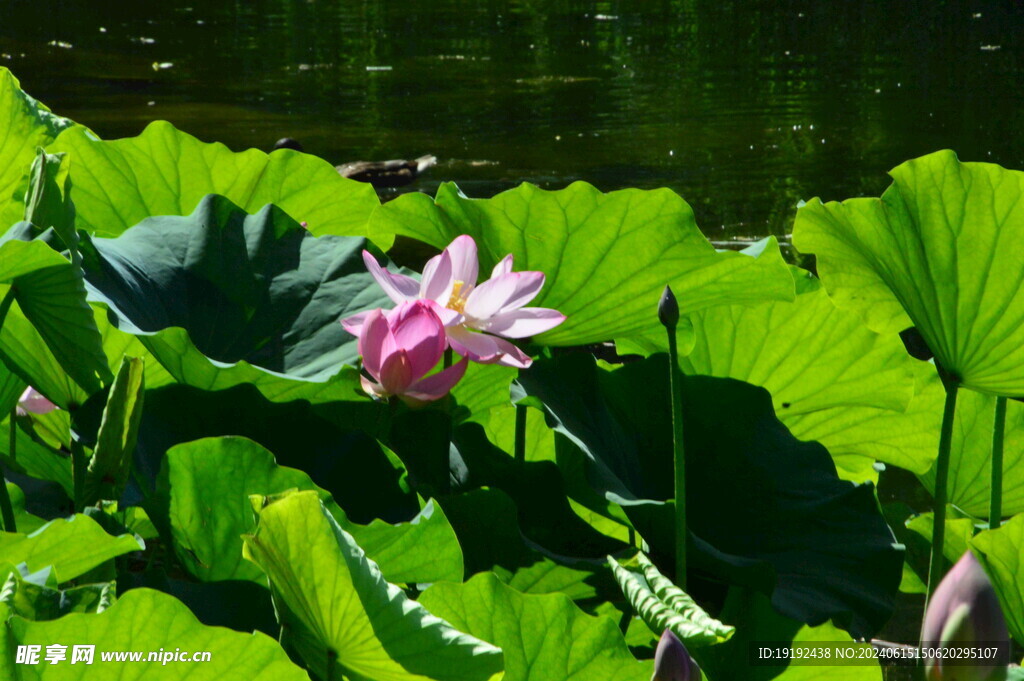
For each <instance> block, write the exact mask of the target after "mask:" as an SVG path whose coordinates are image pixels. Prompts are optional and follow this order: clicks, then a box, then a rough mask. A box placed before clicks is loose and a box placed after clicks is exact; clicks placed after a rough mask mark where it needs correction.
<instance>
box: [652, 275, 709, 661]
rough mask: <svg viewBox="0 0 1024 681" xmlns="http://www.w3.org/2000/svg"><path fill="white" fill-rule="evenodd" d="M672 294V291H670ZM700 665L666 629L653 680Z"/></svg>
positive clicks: (655, 654)
mask: <svg viewBox="0 0 1024 681" xmlns="http://www.w3.org/2000/svg"><path fill="white" fill-rule="evenodd" d="M669 294H670V295H671V292H669ZM700 677H701V674H700V667H698V666H697V663H696V662H694V661H693V658H692V657H690V653H689V651H688V650H686V646H684V645H683V642H682V641H680V640H679V637H678V636H676V635H675V634H673V633H672V632H671V631H670V630H669V629H666V630H665V631H664V632H662V634H661V640H660V641H658V649H657V650H656V651H655V653H654V676H652V677H651V681H700Z"/></svg>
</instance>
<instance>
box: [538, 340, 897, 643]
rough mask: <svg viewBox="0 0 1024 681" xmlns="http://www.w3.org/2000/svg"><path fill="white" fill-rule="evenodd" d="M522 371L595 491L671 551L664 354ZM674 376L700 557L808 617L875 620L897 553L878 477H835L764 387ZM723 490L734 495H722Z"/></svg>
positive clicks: (886, 609)
mask: <svg viewBox="0 0 1024 681" xmlns="http://www.w3.org/2000/svg"><path fill="white" fill-rule="evenodd" d="M519 383H520V384H521V385H522V387H523V388H524V389H525V391H526V393H527V394H528V395H531V396H533V397H535V398H538V399H540V400H541V401H542V402H543V403H544V407H545V409H546V411H547V413H548V419H549V423H550V424H551V425H552V427H554V428H555V430H556V431H558V432H559V433H560V434H562V435H564V436H565V437H566V438H567V439H568V440H569V441H571V442H572V443H574V444H575V445H576V446H577V447H579V449H580V450H581V451H582V453H583V455H584V456H585V461H586V465H587V470H586V479H588V480H589V481H590V484H591V485H592V486H593V487H594V489H595V490H596V491H598V492H599V493H601V494H603V495H604V496H605V498H606V499H608V500H610V501H614V502H616V503H620V504H623V505H624V506H625V507H626V510H627V513H628V514H629V517H630V520H631V521H633V523H634V525H635V526H636V529H637V530H638V531H639V532H640V534H641V535H642V536H643V538H644V540H645V541H647V542H648V544H649V545H650V546H651V549H652V551H654V553H655V557H657V556H658V555H662V556H666V555H667V556H671V555H673V553H672V552H673V544H674V533H673V530H672V528H671V522H672V514H671V511H670V507H669V506H668V505H666V504H665V503H664V501H663V500H665V499H670V498H672V496H673V490H672V480H673V475H672V440H671V419H670V418H669V414H668V405H669V395H668V362H667V358H666V357H665V356H664V355H655V356H652V357H650V358H647V359H645V360H643V361H641V362H635V363H631V364H627V365H624V366H622V367H621V368H618V369H615V370H603V369H600V368H598V366H597V365H596V364H595V363H594V361H593V360H592V359H588V358H587V357H584V356H567V357H561V358H558V359H556V360H544V361H537V362H534V364H533V366H532V367H531V368H530V369H529V370H527V371H523V372H521V373H520V377H519ZM683 387H684V395H683V414H684V416H683V418H684V427H683V432H684V433H685V451H686V468H687V494H688V497H687V508H688V514H687V515H688V522H689V529H690V531H691V533H692V536H693V537H694V539H695V545H696V548H695V552H696V555H695V558H694V561H695V562H694V566H695V569H696V566H699V565H703V566H704V567H703V568H700V569H705V570H708V571H711V572H718V573H724V572H725V571H727V570H735V572H732V573H730V574H731V576H730V579H733V580H737V581H739V582H740V583H747V584H749V585H750V586H753V587H755V588H758V589H761V590H764V591H765V592H766V593H768V594H769V595H770V596H771V598H772V603H773V605H774V606H775V607H776V608H777V609H778V610H779V611H780V612H781V613H783V614H786V615H787V616H789V617H793V618H794V619H798V620H800V621H803V622H805V623H807V624H811V625H812V626H816V625H818V624H822V623H823V622H825V621H826V620H828V619H833V620H835V621H836V623H837V624H839V625H840V626H845V627H848V628H849V629H850V630H851V632H853V633H854V634H855V635H859V634H863V633H872V632H874V631H876V630H877V629H878V628H880V627H881V626H882V625H883V624H884V623H885V621H886V620H887V619H888V617H889V614H890V613H891V611H892V608H893V597H894V594H895V592H896V588H897V586H898V584H899V581H900V575H901V569H902V553H901V550H900V548H901V547H899V546H898V545H896V544H895V540H894V538H893V536H892V532H891V531H890V530H889V528H888V526H887V525H886V523H885V520H884V519H883V518H882V516H881V514H880V513H879V511H878V506H877V502H876V500H875V496H874V489H873V486H872V485H870V484H859V485H854V484H851V483H849V482H845V481H842V480H840V479H839V478H838V477H837V475H836V469H835V466H834V464H833V463H832V460H831V458H830V457H829V455H828V452H827V451H826V450H825V448H824V447H822V446H821V445H820V444H818V443H814V442H801V441H799V440H797V439H796V438H794V437H793V436H792V434H790V433H789V431H787V430H786V428H785V426H783V424H782V423H780V422H779V421H778V420H777V419H776V417H775V412H774V409H773V407H772V404H771V399H770V396H769V395H768V393H767V391H765V390H764V389H762V388H758V387H755V386H751V385H748V384H745V383H741V382H739V381H736V380H731V379H723V378H714V377H705V376H687V377H685V380H684V382H683ZM724 414H727V415H728V427H727V428H723V427H722V418H723V415H724ZM722 494H728V495H729V496H730V498H735V499H742V500H743V503H741V504H723V503H722ZM704 561H706V562H704Z"/></svg>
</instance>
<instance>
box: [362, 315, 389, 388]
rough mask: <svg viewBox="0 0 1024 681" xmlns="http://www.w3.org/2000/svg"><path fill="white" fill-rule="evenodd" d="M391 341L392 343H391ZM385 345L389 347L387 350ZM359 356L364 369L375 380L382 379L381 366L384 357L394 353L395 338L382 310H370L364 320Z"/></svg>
mask: <svg viewBox="0 0 1024 681" xmlns="http://www.w3.org/2000/svg"><path fill="white" fill-rule="evenodd" d="M389 341H390V342H389ZM385 345H388V347H387V348H385ZM358 348H359V355H360V356H361V357H362V358H363V367H364V368H365V369H366V370H367V371H369V372H370V375H371V376H373V377H374V378H379V377H380V368H381V364H382V363H383V361H384V357H386V356H387V355H386V351H389V352H387V354H390V352H394V337H393V336H392V335H391V329H390V327H388V321H387V319H385V318H384V311H383V310H381V309H380V308H377V309H376V310H370V311H369V312H367V313H366V318H365V319H364V320H363V328H362V329H361V330H360V333H359V344H358Z"/></svg>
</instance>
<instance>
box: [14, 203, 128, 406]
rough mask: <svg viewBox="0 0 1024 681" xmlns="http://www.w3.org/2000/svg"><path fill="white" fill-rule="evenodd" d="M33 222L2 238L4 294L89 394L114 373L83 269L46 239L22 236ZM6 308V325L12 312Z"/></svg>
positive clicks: (18, 370)
mask: <svg viewBox="0 0 1024 681" xmlns="http://www.w3.org/2000/svg"><path fill="white" fill-rule="evenodd" d="M27 224H28V223H19V225H15V226H14V227H12V228H11V231H9V232H8V233H7V234H6V235H5V237H4V238H3V239H0V282H3V283H4V284H7V285H2V286H0V295H2V296H4V297H5V298H6V299H7V300H9V301H16V302H17V304H18V309H19V310H20V312H21V314H23V315H24V317H25V319H27V320H28V322H29V323H31V325H32V326H33V327H34V330H35V331H36V332H37V333H38V336H39V338H40V339H41V340H42V341H43V343H45V345H46V347H47V348H48V349H49V350H50V351H51V352H52V353H53V357H54V358H55V359H56V360H57V362H58V363H59V365H60V367H61V368H62V369H63V371H64V372H66V373H67V375H68V376H69V377H70V378H71V379H73V380H74V381H75V383H77V384H78V385H79V386H81V388H82V389H83V390H84V391H85V392H86V393H87V394H91V393H94V392H96V391H97V390H99V389H100V387H101V386H102V383H103V382H105V381H109V380H110V379H111V378H112V375H111V373H110V369H109V367H108V366H107V361H106V356H105V355H104V353H103V348H102V346H101V344H100V336H99V333H98V332H97V329H96V324H95V322H94V321H93V313H92V310H91V309H90V307H89V305H88V303H87V302H86V296H85V286H84V284H83V282H82V272H81V270H80V268H79V267H78V266H76V265H74V264H72V263H71V262H69V261H68V260H67V259H66V258H64V257H63V256H62V255H60V253H58V252H56V251H54V250H53V249H51V248H50V247H49V246H48V245H47V244H45V243H43V242H42V241H22V240H19V239H18V238H17V235H16V232H17V231H18V230H19V227H21V226H24V225H27ZM8 296H10V298H7V297H8ZM7 304H8V305H10V304H11V303H10V302H8V303H7ZM5 307H6V306H5ZM11 309H13V307H12V308H11ZM4 312H5V313H4V314H3V315H2V316H3V324H4V326H6V317H7V316H8V315H7V313H9V312H10V310H5V311H4ZM4 350H5V348H3V347H0V356H3V359H4V362H6V364H7V366H8V367H9V368H10V369H11V370H12V371H14V372H15V373H18V374H19V376H21V378H22V379H23V380H25V381H26V382H29V381H30V380H31V379H32V377H31V376H29V375H28V372H27V371H25V368H24V367H23V366H22V365H21V364H20V363H19V362H18V357H17V356H15V355H10V354H8V353H6V352H4ZM39 390H42V388H41V387H40V388H39ZM60 397H61V396H60V395H59V394H57V395H55V396H54V400H59V399H60ZM61 406H67V405H61Z"/></svg>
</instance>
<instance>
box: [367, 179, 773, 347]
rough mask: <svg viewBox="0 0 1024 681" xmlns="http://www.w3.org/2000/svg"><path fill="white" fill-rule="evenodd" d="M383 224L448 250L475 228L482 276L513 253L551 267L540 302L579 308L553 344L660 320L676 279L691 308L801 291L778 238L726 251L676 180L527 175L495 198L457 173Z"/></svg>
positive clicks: (553, 335) (396, 207)
mask: <svg viewBox="0 0 1024 681" xmlns="http://www.w3.org/2000/svg"><path fill="white" fill-rule="evenodd" d="M381 232H385V233H387V232H390V233H393V234H400V235H405V236H411V237H414V238H416V239H419V240H420V241H424V242H426V243H428V244H431V245H432V246H436V247H438V248H444V247H445V246H447V245H448V244H449V243H450V242H451V241H452V239H454V238H455V237H457V236H458V235H460V234H469V235H470V236H472V237H473V238H474V239H475V240H476V242H477V245H478V247H479V252H480V272H481V273H482V274H484V275H486V273H488V272H490V271H491V268H492V267H493V266H494V265H495V264H497V263H498V261H499V260H501V259H502V258H504V257H505V256H506V255H507V254H509V253H511V254H513V255H514V257H515V262H514V269H516V270H539V271H542V272H544V273H545V274H546V275H547V280H546V283H545V284H544V288H543V289H542V290H541V292H540V295H539V296H537V298H536V299H534V300H533V301H532V302H531V305H535V306H538V307H549V308H555V309H557V310H559V311H560V312H562V313H563V314H565V315H567V316H568V319H567V320H566V321H565V322H564V323H562V324H561V325H559V326H557V327H555V328H554V329H553V330H551V331H548V332H547V333H544V334H541V335H540V336H538V337H537V338H536V340H537V342H539V343H542V344H545V345H579V344H584V343H592V342H597V341H604V340H610V339H612V338H625V337H630V336H634V335H644V334H645V333H647V332H649V331H651V330H652V329H656V328H658V326H659V323H658V318H657V316H656V314H655V311H656V308H657V304H658V300H659V298H660V297H661V293H662V290H663V289H664V288H665V285H666V284H671V285H672V289H673V291H675V293H676V296H677V297H678V299H679V304H680V309H681V310H682V312H684V313H686V312H691V311H694V310H699V309H703V308H706V307H710V306H712V305H718V304H722V303H725V302H730V303H757V302H762V301H765V300H789V299H792V297H793V283H792V280H791V279H790V278H789V275H788V272H787V270H786V265H785V263H784V262H783V260H782V257H781V255H780V253H779V250H778V246H777V244H775V243H774V240H773V241H772V243H771V244H770V245H769V246H767V247H766V248H765V249H764V252H763V253H762V254H760V255H759V256H758V257H752V256H749V255H744V254H739V253H733V252H728V253H719V252H717V251H715V249H714V247H713V246H712V245H711V244H710V243H709V242H708V240H707V239H705V238H704V236H703V235H702V234H701V232H700V230H699V229H697V224H696V222H695V221H694V217H693V211H692V210H691V209H690V206H689V205H687V203H686V202H685V201H683V200H682V199H681V198H680V197H679V196H678V195H677V194H675V193H673V192H672V191H669V190H668V189H658V190H654V191H640V190H637V189H627V190H622V191H615V192H610V193H607V194H604V193H601V192H600V191H598V190H597V189H595V188H594V187H592V186H591V185H589V184H586V183H584V182H576V183H574V184H572V185H570V186H569V187H567V188H565V189H562V190H558V191H545V190H542V189H538V188H537V187H535V186H533V185H530V184H523V185H520V186H519V187H517V188H516V189H513V190H510V191H507V192H503V193H501V194H498V195H497V196H495V197H493V198H491V199H467V198H466V197H465V196H463V195H462V194H461V193H460V192H459V190H458V188H457V187H456V186H455V185H453V184H451V183H448V184H443V185H441V187H440V188H439V189H438V192H437V197H436V198H435V199H433V200H432V199H430V197H428V196H426V195H424V194H406V195H404V196H401V197H399V198H398V199H396V200H394V201H390V202H388V203H386V204H384V205H383V206H382V207H381V209H380V210H378V211H377V212H376V213H374V215H373V218H372V219H371V222H370V229H369V231H368V234H369V235H370V236H371V238H375V239H376V238H379V237H377V236H376V235H377V234H378V233H381ZM382 245H383V244H382Z"/></svg>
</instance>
